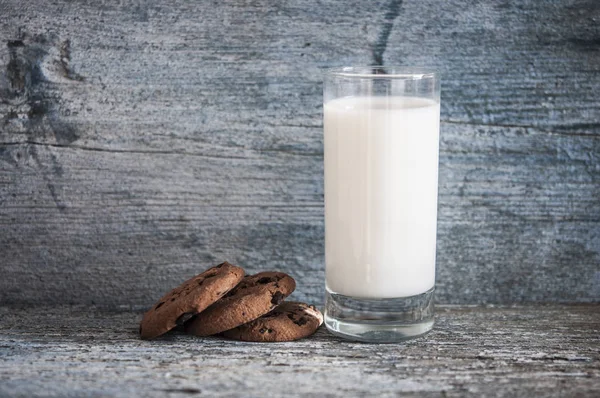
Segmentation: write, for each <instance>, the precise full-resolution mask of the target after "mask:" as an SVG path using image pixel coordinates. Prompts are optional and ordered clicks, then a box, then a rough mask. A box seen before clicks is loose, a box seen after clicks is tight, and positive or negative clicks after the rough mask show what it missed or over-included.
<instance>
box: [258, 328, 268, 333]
mask: <svg viewBox="0 0 600 398" xmlns="http://www.w3.org/2000/svg"><path fill="white" fill-rule="evenodd" d="M266 331H267V328H260V330H259V331H258V332H259V333H260V334H264V333H265V332H266Z"/></svg>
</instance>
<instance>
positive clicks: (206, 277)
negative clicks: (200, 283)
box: [204, 274, 217, 279]
mask: <svg viewBox="0 0 600 398" xmlns="http://www.w3.org/2000/svg"><path fill="white" fill-rule="evenodd" d="M215 276H217V274H210V275H206V276H205V277H204V279H208V278H214V277H215Z"/></svg>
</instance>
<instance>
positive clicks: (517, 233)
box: [0, 123, 600, 306]
mask: <svg viewBox="0 0 600 398" xmlns="http://www.w3.org/2000/svg"><path fill="white" fill-rule="evenodd" d="M442 136H443V139H442V156H441V161H440V164H441V169H440V213H439V244H438V267H439V272H438V299H439V300H440V301H441V302H451V303H452V302H454V303H457V302H458V303H469V302H500V303H501V302H505V303H506V302H513V301H532V300H533V301H556V300H559V301H594V300H597V299H598V297H599V295H600V277H599V274H598V268H597V265H598V263H599V262H600V257H599V255H598V242H599V241H600V228H599V224H598V218H597V215H598V214H600V203H599V201H598V197H600V186H599V185H598V172H597V171H596V170H595V169H594V168H595V167H596V166H595V155H594V154H597V153H600V140H598V139H597V138H595V137H593V136H569V135H550V134H547V133H546V132H539V131H536V130H535V129H522V128H483V127H474V126H470V125H460V124H453V123H450V124H444V125H443V129H442ZM557 142H558V143H560V147H559V148H558V149H560V150H555V149H554V148H553V146H554V145H556V143H557ZM227 150H228V151H229V152H224V153H223V156H222V157H211V156H205V154H202V153H201V152H200V153H188V154H186V155H183V154H178V153H177V152H160V153H137V152H117V151H111V150H102V151H96V150H88V149H83V148H78V147H54V146H45V145H31V144H18V145H10V146H7V147H6V150H5V151H4V152H3V154H2V159H3V160H4V165H5V172H4V173H3V174H2V176H3V179H4V181H5V182H6V184H5V185H3V186H2V189H3V195H2V198H3V202H2V208H3V209H4V212H3V213H1V214H0V215H1V216H0V226H1V227H2V228H3V230H4V231H7V233H4V234H2V235H0V244H1V247H3V248H4V249H3V254H4V262H3V264H4V267H5V268H4V278H3V279H2V280H0V285H1V286H2V289H0V297H1V298H2V301H3V302H13V303H17V302H28V303H32V304H35V303H39V302H45V301H46V302H47V301H53V300H64V301H67V302H79V303H96V304H106V305H120V304H130V305H140V306H145V305H150V304H151V303H152V301H153V299H154V298H155V297H157V296H158V295H159V294H160V293H161V292H164V291H166V290H168V289H169V288H170V287H172V286H174V285H176V284H178V283H179V282H180V281H182V280H183V279H185V278H186V277H188V276H191V275H193V274H195V273H197V272H199V271H201V270H203V269H204V268H206V267H208V266H209V265H210V264H215V263H217V262H219V261H222V260H224V259H228V260H230V261H233V262H236V263H238V264H240V265H242V266H244V267H246V268H247V269H248V271H249V272H253V271H258V270H264V269H281V270H285V271H287V272H290V273H291V274H292V275H293V276H294V277H296V279H297V280H298V284H299V286H298V294H299V295H300V296H301V297H302V299H307V300H310V301H316V302H321V300H322V297H323V280H324V278H323V243H322V242H323V207H322V195H323V187H322V179H321V175H322V159H321V156H322V155H313V156H307V155H300V154H291V153H286V152H278V151H275V152H272V153H268V154H264V153H262V152H261V151H258V150H243V151H240V150H239V149H237V148H231V149H227ZM524 165H526V166H524ZM491 166H493V167H491ZM23 265H27V266H23Z"/></svg>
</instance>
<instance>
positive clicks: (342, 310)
mask: <svg viewBox="0 0 600 398" xmlns="http://www.w3.org/2000/svg"><path fill="white" fill-rule="evenodd" d="M434 290H435V288H431V289H430V290H428V291H426V292H425V293H422V294H419V295H417V296H411V297H399V298H390V299H365V298H353V297H348V296H343V295H341V294H336V293H333V292H330V291H329V290H327V296H326V298H325V300H326V301H325V326H326V327H327V329H328V330H329V331H330V332H331V333H333V334H335V335H336V336H340V337H342V338H345V339H348V340H356V341H363V342H368V343H397V342H401V341H405V340H410V339H414V338H416V337H419V336H423V335H425V334H427V333H428V332H429V331H431V329H433V323H434V319H433V317H434V315H433V313H434V310H433V292H434Z"/></svg>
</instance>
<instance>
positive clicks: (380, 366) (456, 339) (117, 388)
mask: <svg viewBox="0 0 600 398" xmlns="http://www.w3.org/2000/svg"><path fill="white" fill-rule="evenodd" d="M140 317H141V314H140V313H138V312H130V311H124V312H120V313H115V312H104V311H101V310H99V309H97V308H90V307H81V306H79V307H68V306H62V307H39V308H36V309H33V308H29V309H17V308H9V307H0V347H1V350H0V395H2V396H28V397H31V396H81V395H86V396H114V397H121V396H122V397H130V396H157V397H158V396H160V397H162V396H173V397H175V396H211V397H213V396H214V397H221V396H227V397H231V396H241V395H243V396H250V397H259V396H274V397H279V396H290V395H292V396H326V397H330V396H331V397H334V396H364V395H367V396H383V397H388V396H389V397H391V396H398V395H402V396H408V397H413V396H414V397H423V396H425V397H481V396H490V397H530V396H544V397H573V396H577V397H596V396H598V394H600V352H599V351H598V348H599V347H600V307H599V306H598V305H570V306H565V305H563V306H557V305H553V306H539V305H538V306H516V307H515V306H511V307H472V306H471V307H469V306H467V307H452V306H451V307H441V308H438V316H437V324H436V327H435V329H434V331H433V332H431V333H430V334H429V335H427V336H425V337H424V338H421V339H417V340H414V341H411V342H408V343H406V344H363V343H352V342H346V341H342V340H339V339H338V338H336V337H334V336H332V335H330V334H329V333H328V332H327V331H326V330H324V328H321V329H320V330H319V331H318V332H317V334H316V335H314V336H312V337H310V338H307V339H304V340H300V341H297V342H292V343H272V344H269V343H264V344H263V343H244V342H235V341H229V340H224V339H219V338H204V339H201V338H197V337H192V336H185V335H180V334H171V335H169V336H166V337H164V338H163V339H161V340H156V341H150V342H148V341H142V340H140V339H139V337H138V335H137V322H138V321H139V319H140Z"/></svg>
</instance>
